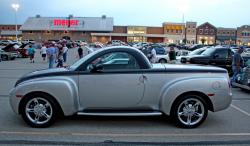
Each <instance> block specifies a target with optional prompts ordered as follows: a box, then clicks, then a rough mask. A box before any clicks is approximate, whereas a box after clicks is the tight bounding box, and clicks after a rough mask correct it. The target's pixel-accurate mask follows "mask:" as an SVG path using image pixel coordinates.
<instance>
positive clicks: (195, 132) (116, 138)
mask: <svg viewBox="0 0 250 146" xmlns="http://www.w3.org/2000/svg"><path fill="white" fill-rule="evenodd" d="M76 54H77V50H76V49H71V50H70V51H69V62H68V64H72V63H73V62H74V61H76V60H77V58H76ZM44 68H48V64H47V62H43V61H42V58H41V56H40V54H39V52H38V51H37V53H36V56H35V63H34V64H31V63H29V60H28V59H22V58H17V59H15V60H13V61H3V62H0V107H1V112H0V125H1V127H0V144H15V142H16V143H17V144H20V142H21V143H23V144H25V143H28V142H29V141H32V142H34V144H43V143H44V142H46V141H47V142H53V141H57V142H58V143H60V142H61V144H68V143H72V142H105V141H106V142H111V141H113V142H153V143H159V142H160V143H164V142H167V143H170V142H174V143H181V142H198V144H202V143H218V144H246V145H248V144H250V140H249V139H250V124H249V123H250V106H249V105H250V96H249V95H250V94H249V93H247V92H243V91H241V90H240V89H237V88H234V89H233V102H232V104H231V106H230V108H228V109H227V110H224V111H221V112H217V113H211V112H209V115H208V118H207V120H206V121H205V123H204V124H203V125H201V126H200V127H198V128H196V129H180V128H176V127H175V126H174V123H172V122H171V119H169V118H168V117H78V116H73V117H67V118H62V119H60V120H58V122H56V124H55V125H53V126H52V127H50V128H44V129H35V128H30V127H29V126H27V125H26V124H25V123H24V122H23V120H22V119H21V117H20V116H17V115H15V114H14V112H13V111H12V109H11V107H10V105H9V99H8V92H9V90H10V89H11V88H12V87H13V86H14V84H15V82H16V80H17V79H18V78H19V77H21V76H22V75H24V74H25V73H28V72H31V71H34V70H38V69H44ZM51 144H53V143H51Z"/></svg>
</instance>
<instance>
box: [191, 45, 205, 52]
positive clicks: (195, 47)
mask: <svg viewBox="0 0 250 146" xmlns="http://www.w3.org/2000/svg"><path fill="white" fill-rule="evenodd" d="M202 47H204V45H201V44H195V45H192V46H191V47H190V48H188V50H189V51H194V50H196V49H199V48H202Z"/></svg>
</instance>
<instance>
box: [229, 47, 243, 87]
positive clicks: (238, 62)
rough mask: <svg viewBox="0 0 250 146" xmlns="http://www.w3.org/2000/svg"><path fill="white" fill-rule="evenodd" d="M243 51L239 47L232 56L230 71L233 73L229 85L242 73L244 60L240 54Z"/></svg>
mask: <svg viewBox="0 0 250 146" xmlns="http://www.w3.org/2000/svg"><path fill="white" fill-rule="evenodd" d="M243 51H244V48H243V47H240V48H239V49H238V50H237V52H235V53H234V55H233V60H232V71H233V77H232V79H231V85H232V83H233V82H235V81H236V78H237V75H238V74H240V73H241V72H242V68H243V67H244V60H243V58H242V57H241V53H242V52H243Z"/></svg>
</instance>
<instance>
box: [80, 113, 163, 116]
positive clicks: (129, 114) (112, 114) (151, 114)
mask: <svg viewBox="0 0 250 146" xmlns="http://www.w3.org/2000/svg"><path fill="white" fill-rule="evenodd" d="M77 115H80V116H160V115H162V113H161V112H105V113H101V112H77Z"/></svg>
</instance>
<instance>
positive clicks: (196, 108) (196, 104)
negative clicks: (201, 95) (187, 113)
mask: <svg viewBox="0 0 250 146" xmlns="http://www.w3.org/2000/svg"><path fill="white" fill-rule="evenodd" d="M199 106H200V103H199V102H196V103H195V104H194V106H193V107H194V108H195V110H198V109H199Z"/></svg>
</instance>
